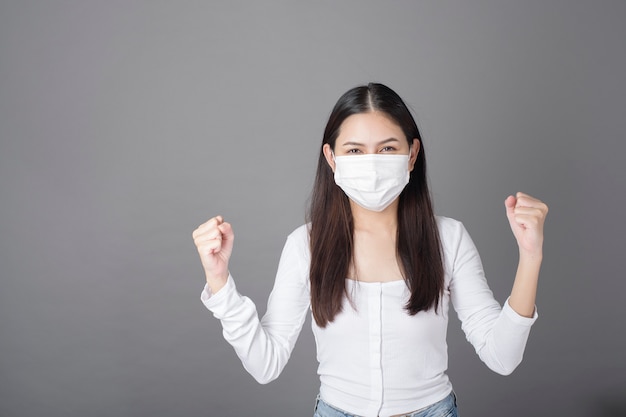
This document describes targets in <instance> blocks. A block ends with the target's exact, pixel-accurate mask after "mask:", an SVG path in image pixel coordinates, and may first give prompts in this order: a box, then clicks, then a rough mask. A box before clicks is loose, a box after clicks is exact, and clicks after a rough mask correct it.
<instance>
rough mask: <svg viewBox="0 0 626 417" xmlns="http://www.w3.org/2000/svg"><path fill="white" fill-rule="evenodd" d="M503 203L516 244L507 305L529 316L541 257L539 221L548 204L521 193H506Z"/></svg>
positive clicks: (532, 306)
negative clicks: (517, 257)
mask: <svg viewBox="0 0 626 417" xmlns="http://www.w3.org/2000/svg"><path fill="white" fill-rule="evenodd" d="M504 205H505V207H506V215H507V218H508V219H509V224H510V225H511V230H512V231H513V235H514V236H515V239H516V240H517V245H518V247H519V264H518V266H517V274H516V275H515V281H514V282H513V289H512V290H511V296H510V297H509V304H510V305H511V308H513V310H515V311H516V312H517V313H518V314H519V315H521V316H524V317H532V316H533V313H534V311H535V298H536V296H537V281H538V280H539V269H540V267H541V261H542V259H543V224H544V221H545V218H546V215H547V214H548V206H547V205H546V204H545V203H543V202H541V201H540V200H537V199H536V198H534V197H531V196H529V195H528V194H524V193H517V194H516V195H515V196H509V197H508V198H507V199H506V200H505V202H504Z"/></svg>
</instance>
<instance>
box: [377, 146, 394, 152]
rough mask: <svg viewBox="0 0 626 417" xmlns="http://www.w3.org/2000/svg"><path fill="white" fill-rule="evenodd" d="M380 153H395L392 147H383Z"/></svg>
mask: <svg viewBox="0 0 626 417" xmlns="http://www.w3.org/2000/svg"><path fill="white" fill-rule="evenodd" d="M380 151H381V152H395V151H396V148H394V147H393V146H385V147H384V148H382V149H381V150H380Z"/></svg>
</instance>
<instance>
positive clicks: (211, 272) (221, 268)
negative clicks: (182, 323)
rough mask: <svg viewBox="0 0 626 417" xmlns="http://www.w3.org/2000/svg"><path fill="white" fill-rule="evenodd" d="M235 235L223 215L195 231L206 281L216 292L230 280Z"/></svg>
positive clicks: (194, 238) (194, 234)
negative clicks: (230, 260) (229, 263)
mask: <svg viewBox="0 0 626 417" xmlns="http://www.w3.org/2000/svg"><path fill="white" fill-rule="evenodd" d="M234 238H235V235H234V233H233V229H232V227H231V226H230V224H229V223H226V222H225V221H224V219H223V218H222V216H216V217H213V218H212V219H210V220H209V221H208V222H206V223H204V224H202V225H200V226H199V227H198V228H197V229H196V230H194V231H193V241H194V243H195V244H196V248H198V254H200V261H201V262H202V267H203V268H204V272H205V274H206V281H207V283H208V284H209V287H210V288H211V292H212V293H213V294H215V293H216V292H217V291H219V290H220V289H221V288H222V287H223V286H224V285H225V284H226V281H227V280H228V260H229V259H230V255H231V254H232V252H233V240H234Z"/></svg>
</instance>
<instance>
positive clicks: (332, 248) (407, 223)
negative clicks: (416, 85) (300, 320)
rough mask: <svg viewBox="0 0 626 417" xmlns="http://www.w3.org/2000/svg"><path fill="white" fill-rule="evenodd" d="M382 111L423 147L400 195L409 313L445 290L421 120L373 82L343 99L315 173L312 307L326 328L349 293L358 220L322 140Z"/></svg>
mask: <svg viewBox="0 0 626 417" xmlns="http://www.w3.org/2000/svg"><path fill="white" fill-rule="evenodd" d="M373 111H379V112H382V113H384V114H386V115H387V116H388V117H389V118H390V119H391V120H393V121H394V122H395V123H396V124H397V125H398V126H399V127H400V128H401V129H402V131H403V132H404V135H405V136H406V139H407V141H408V142H409V146H410V145H411V143H412V142H413V139H418V140H419V141H420V144H421V147H420V150H419V153H418V155H417V160H416V162H415V166H414V168H413V171H411V174H410V178H409V183H408V184H407V186H406V187H405V188H404V190H403V191H402V193H401V194H400V200H399V205H398V236H397V240H396V242H397V244H396V246H397V248H396V253H397V257H398V262H399V266H400V270H401V271H402V274H403V277H404V280H405V281H406V284H407V286H408V288H409V290H410V292H411V297H410V299H409V301H408V302H407V304H406V306H405V308H406V310H407V312H408V313H409V314H411V315H415V314H417V313H418V312H420V311H427V310H429V309H431V308H434V309H435V310H436V309H437V307H438V305H439V298H440V296H441V294H442V291H443V281H444V272H443V260H442V252H441V244H440V240H439V232H438V229H437V223H436V220H435V215H434V213H433V209H432V204H431V201H430V192H429V191H428V184H427V179H426V159H425V155H424V146H423V143H422V138H421V136H420V133H419V130H418V128H417V124H416V123H415V120H414V119H413V116H412V115H411V112H410V111H409V109H408V108H407V107H406V105H405V104H404V102H403V101H402V99H401V98H400V96H398V94H396V93H395V92H394V91H393V90H392V89H390V88H389V87H387V86H385V85H382V84H375V83H370V84H368V85H367V86H361V87H356V88H353V89H351V90H349V91H348V92H346V93H345V94H344V95H343V96H341V97H340V98H339V101H337V104H335V107H334V108H333V111H332V113H331V114H330V117H329V119H328V123H327V124H326V129H325V130H324V137H323V140H322V146H321V147H320V154H319V160H318V163H317V174H316V176H315V184H314V185H313V192H312V194H311V205H310V208H309V212H308V221H309V222H310V224H311V226H310V245H311V266H310V271H309V273H310V280H311V308H312V310H313V318H314V319H315V322H316V323H317V325H318V326H320V327H326V325H327V324H328V323H329V322H332V321H333V319H334V318H335V315H336V314H338V313H339V312H340V311H341V309H342V302H343V297H344V296H346V297H349V295H348V293H347V291H346V282H345V279H346V278H347V277H348V273H349V268H350V264H351V262H352V256H353V248H354V245H353V232H354V223H353V218H352V211H351V209H350V203H349V201H348V197H347V196H346V194H345V193H344V192H343V190H342V189H341V188H339V186H337V185H336V184H335V180H334V174H333V171H332V169H331V168H330V167H329V166H328V163H327V161H326V158H325V157H324V152H323V147H324V144H329V145H330V147H331V149H334V148H335V142H336V140H337V137H338V136H339V132H340V128H341V124H342V123H343V121H344V120H345V119H347V118H348V117H349V116H352V115H353V114H359V113H369V112H373Z"/></svg>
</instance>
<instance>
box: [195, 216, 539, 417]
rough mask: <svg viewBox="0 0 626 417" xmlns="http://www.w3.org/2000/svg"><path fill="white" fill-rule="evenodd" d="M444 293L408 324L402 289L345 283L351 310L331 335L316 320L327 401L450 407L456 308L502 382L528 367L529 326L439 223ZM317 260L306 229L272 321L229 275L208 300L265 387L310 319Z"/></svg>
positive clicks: (464, 242) (474, 256) (389, 410)
mask: <svg viewBox="0 0 626 417" xmlns="http://www.w3.org/2000/svg"><path fill="white" fill-rule="evenodd" d="M437 221H438V226H439V231H440V235H441V240H442V245H443V250H444V262H445V290H444V295H443V297H442V300H441V307H440V309H438V311H437V312H434V311H429V312H420V313H418V314H417V315H414V316H410V315H408V314H407V313H406V311H405V310H404V308H403V307H404V305H405V303H406V301H407V300H408V297H409V292H408V290H407V288H406V285H405V283H404V281H392V282H386V283H365V282H356V281H353V280H347V285H348V290H349V292H350V294H351V297H352V301H353V305H354V307H355V309H354V308H353V307H352V306H351V304H350V303H349V302H348V301H347V300H344V309H343V312H342V313H340V314H339V315H337V317H336V318H335V320H334V321H333V322H332V323H329V324H328V325H327V326H326V328H320V327H318V326H317V325H316V324H315V321H314V320H313V321H312V328H313V333H314V335H315V340H316V343H317V359H318V361H319V367H318V374H319V376H320V382H321V386H320V394H321V397H322V399H323V400H324V401H325V402H327V403H329V404H331V405H333V406H335V407H337V408H340V409H342V410H346V411H348V412H350V413H353V414H357V415H361V416H391V415H394V414H401V413H406V412H409V411H412V410H417V409H420V408H423V407H426V406H428V405H430V404H432V403H435V402H437V401H439V400H441V399H443V398H445V397H446V396H447V395H448V394H449V393H450V391H451V390H452V386H451V384H450V382H449V380H448V377H447V375H446V374H445V371H446V369H447V362H448V356H447V344H446V329H447V323H448V308H449V304H450V302H451V303H452V305H453V307H454V309H455V310H456V312H457V314H458V316H459V319H460V320H461V322H462V328H463V331H464V332H465V334H466V336H467V339H468V340H469V342H470V343H471V344H472V345H473V346H474V348H475V349H476V352H477V353H478V355H479V357H480V358H481V359H482V360H483V361H484V362H485V363H486V364H487V366H488V367H489V368H491V369H492V370H494V371H495V372H498V373H500V374H503V375H507V374H509V373H511V372H512V371H513V370H514V369H515V367H517V365H518V364H519V363H520V361H521V360H522V355H523V352H524V347H525V345H526V340H527V338H528V334H529V331H530V326H531V325H532V324H533V323H534V321H535V320H536V319H537V313H536V311H535V315H534V317H533V318H526V317H522V316H520V315H518V314H517V313H516V312H515V311H514V310H513V309H512V308H511V307H510V306H509V305H508V300H507V302H506V303H505V305H504V307H503V308H501V307H500V305H499V304H498V302H497V301H496V300H495V299H494V298H493V295H492V292H491V291H490V289H489V287H488V286H487V282H486V280H485V277H484V273H483V268H482V264H481V261H480V258H479V256H478V252H477V251H476V248H475V246H474V243H473V242H472V240H471V238H470V236H469V234H468V233H467V231H466V230H465V228H464V227H463V225H462V224H461V223H460V222H458V221H456V220H452V219H448V218H445V217H438V218H437ZM309 260H310V252H309V246H308V232H307V228H306V226H301V227H300V228H298V229H296V230H295V231H294V232H293V233H292V234H291V235H289V237H288V238H287V242H286V244H285V247H284V249H283V253H282V256H281V259H280V263H279V266H278V272H277V275H276V281H275V284H274V289H273V290H272V293H271V295H270V297H269V301H268V308H267V313H266V314H265V315H264V317H263V318H262V320H259V319H258V315H257V312H256V308H255V306H254V304H253V303H252V301H251V300H250V299H249V298H247V297H244V296H242V295H240V294H239V293H238V292H237V289H236V287H235V283H234V280H233V278H232V277H231V276H229V278H228V282H227V284H226V286H225V287H224V288H222V289H221V290H220V291H218V292H217V293H216V294H214V295H211V294H210V291H209V289H208V287H207V286H205V288H204V291H203V292H202V295H201V299H202V301H203V303H204V304H205V306H206V307H207V308H208V309H209V310H211V311H212V312H213V314H214V315H215V317H217V318H218V319H220V320H221V323H222V326H223V330H224V332H223V333H224V337H225V338H226V340H227V341H228V342H229V343H230V344H231V345H232V346H233V347H234V349H235V351H236V352H237V355H238V356H239V358H240V359H241V361H242V363H243V365H244V367H245V369H246V370H247V371H248V372H249V373H250V374H251V375H252V376H253V377H254V378H255V379H256V380H257V381H259V382H260V383H267V382H270V381H272V380H273V379H275V378H276V377H278V375H279V374H280V372H281V371H282V369H283V367H284V366H285V364H286V362H287V360H288V358H289V355H290V354H291V351H292V349H293V347H294V345H295V343H296V339H297V337H298V334H299V333H300V330H301V328H302V324H303V322H304V320H305V318H306V314H307V313H308V312H309V311H310V295H309V294H310V293H309V280H308V268H309Z"/></svg>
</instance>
